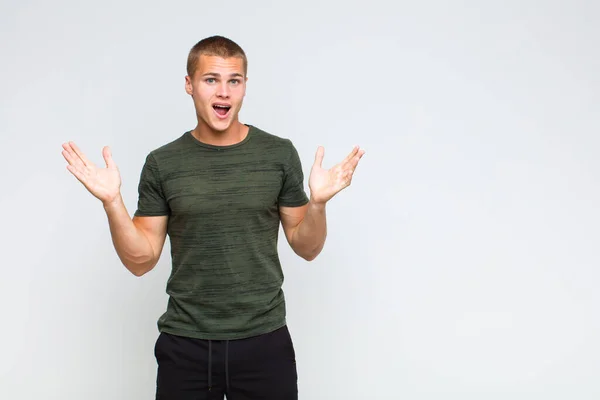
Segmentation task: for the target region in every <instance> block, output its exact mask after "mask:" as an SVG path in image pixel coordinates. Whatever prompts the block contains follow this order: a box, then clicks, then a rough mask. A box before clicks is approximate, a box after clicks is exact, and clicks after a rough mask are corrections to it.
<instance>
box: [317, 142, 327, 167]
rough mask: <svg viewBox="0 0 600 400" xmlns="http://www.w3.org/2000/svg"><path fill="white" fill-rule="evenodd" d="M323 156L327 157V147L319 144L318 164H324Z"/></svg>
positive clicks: (320, 165)
mask: <svg viewBox="0 0 600 400" xmlns="http://www.w3.org/2000/svg"><path fill="white" fill-rule="evenodd" d="M323 157H325V148H324V147H323V146H319V148H318V149H317V154H316V155H315V165H316V166H318V167H322V166H323Z"/></svg>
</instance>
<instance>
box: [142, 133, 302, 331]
mask: <svg viewBox="0 0 600 400" xmlns="http://www.w3.org/2000/svg"><path fill="white" fill-rule="evenodd" d="M248 127H249V132H248V135H247V136H246V138H245V139H244V140H243V141H241V142H240V143H237V144H234V145H230V146H215V145H209V144H206V143H202V142H200V141H199V140H197V139H196V138H195V137H194V136H193V135H192V134H191V132H186V133H184V134H183V135H182V136H181V137H179V138H177V139H176V140H174V141H172V142H170V143H168V144H166V145H164V146H162V147H160V148H158V149H155V150H153V151H152V152H150V153H149V154H148V156H147V158H146V162H145V164H144V167H143V169H142V172H141V177H140V183H139V187H138V192H139V199H138V207H137V210H136V212H135V215H136V216H159V215H167V216H168V218H169V219H168V227H167V234H168V237H169V239H170V243H171V259H172V270H171V274H170V276H169V279H168V281H167V287H166V290H167V294H168V295H169V300H168V304H167V310H166V312H165V313H164V314H163V315H162V316H161V317H160V318H159V319H158V328H159V330H160V331H161V332H167V333H172V334H175V335H180V336H188V337H194V338H199V339H214V340H219V339H240V338H245V337H251V336H255V335H259V334H262V333H267V332H270V331H273V330H275V329H277V328H279V327H281V326H283V325H285V323H286V309H285V298H284V293H283V290H282V284H283V280H284V277H283V272H282V268H281V264H280V260H279V256H278V253H277V241H278V234H279V224H280V219H279V212H278V207H279V206H287V207H296V206H301V205H304V204H306V203H307V202H308V197H307V195H306V192H305V191H304V176H303V172H302V166H301V163H300V159H299V157H298V153H297V151H296V149H295V147H294V145H293V144H292V142H291V141H290V140H289V139H285V138H281V137H278V136H275V135H272V134H270V133H267V132H265V131H263V130H260V129H258V128H256V127H254V126H252V125H248Z"/></svg>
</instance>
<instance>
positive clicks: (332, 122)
mask: <svg viewBox="0 0 600 400" xmlns="http://www.w3.org/2000/svg"><path fill="white" fill-rule="evenodd" d="M598 4H599V3H598V2H592V1H588V2H584V1H570V2H567V1H562V2H558V1H539V2H533V1H519V2H517V1H510V2H507V1H503V2H500V1H495V2H491V1H487V2H476V1H452V2H451V1H445V2H443V1H419V2H416V1H412V2H397V1H387V2H384V1H368V2H348V1H344V2H342V1H338V2H332V1H330V2H327V1H319V2H307V1H303V2H294V3H291V2H286V3H285V4H281V3H275V2H257V1H251V2H250V1H227V2H200V1H187V2H171V3H170V4H169V5H166V3H165V2H160V3H159V2H155V3H148V2H144V1H126V2H122V1H118V2H117V1H103V2H97V3H90V2H78V1H74V0H71V1H65V0H63V1H54V2H41V1H37V2H36V1H25V2H16V1H11V2H8V1H3V2H2V3H1V6H0V26H1V38H2V39H1V42H0V54H1V55H2V56H1V57H2V62H1V63H0V72H1V73H0V133H1V141H0V148H1V149H2V157H1V158H0V171H1V174H2V176H1V183H2V184H1V186H0V194H1V197H0V204H1V206H2V210H3V216H2V230H1V231H0V234H1V235H2V236H1V240H0V243H1V246H2V251H1V252H0V268H1V275H0V307H1V315H2V325H1V329H0V397H2V398H6V399H48V400H50V399H77V400H79V399H87V400H96V399H98V400H99V399H115V400H116V399H127V400H129V399H150V398H153V394H154V383H155V373H156V370H155V368H156V364H155V360H154V357H153V353H152V350H153V346H154V342H155V340H156V337H157V330H156V319H157V318H158V316H159V315H160V314H161V313H162V312H163V311H164V308H165V306H166V300H167V298H166V295H165V294H164V288H165V282H166V279H167V276H168V272H169V267H170V266H169V261H170V258H169V250H170V249H169V246H168V243H167V245H166V247H165V250H164V252H163V257H162V259H161V261H160V263H159V264H158V266H157V267H156V269H155V270H154V271H152V272H151V273H149V274H147V275H146V276H144V277H142V278H136V277H134V276H133V275H131V274H130V273H129V272H127V271H126V269H125V268H124V267H123V266H122V265H121V264H120V263H119V260H118V258H117V256H116V254H115V252H114V250H113V248H112V243H111V239H110V235H109V232H108V226H107V222H106V217H105V214H104V211H103V210H102V207H101V205H100V203H99V202H98V201H97V200H96V199H94V198H93V197H92V196H91V195H90V194H89V193H87V191H86V190H85V188H84V187H83V186H82V185H80V184H79V182H77V181H76V180H75V178H74V177H72V176H71V175H70V173H69V172H68V171H67V170H66V167H65V166H66V162H65V161H64V159H63V158H62V156H61V154H60V153H61V144H62V143H63V142H64V141H67V140H74V141H76V143H77V144H78V145H79V146H80V147H81V148H82V149H83V150H84V151H85V152H86V154H87V155H88V156H89V157H90V158H92V159H93V160H94V161H96V162H98V163H102V157H101V149H102V146H104V145H109V146H111V148H112V150H113V155H114V158H115V160H116V162H117V165H118V166H119V168H120V170H121V173H122V176H123V188H122V191H123V196H124V198H125V200H126V204H127V207H128V210H129V211H130V213H132V212H133V211H134V210H135V205H136V201H137V182H138V178H139V173H140V169H141V167H142V164H143V161H144V157H145V155H146V154H147V153H148V152H149V151H151V150H152V149H154V148H156V147H158V146H159V145H162V144H164V143H166V142H167V141H170V140H172V139H174V138H176V137H178V136H179V135H181V134H182V133H183V132H184V131H185V130H187V129H191V128H193V126H194V124H195V116H194V111H193V104H192V102H191V100H190V98H189V97H188V96H187V95H186V94H185V92H184V76H185V61H186V57H187V52H188V50H189V49H190V47H191V46H192V45H193V44H194V43H195V42H196V41H198V40H200V39H201V38H203V37H205V36H209V35H212V34H222V35H225V36H229V37H231V38H232V39H234V40H236V41H237V42H238V43H239V44H240V45H241V46H242V47H243V48H244V49H245V50H246V52H247V54H248V57H249V77H250V80H249V82H248V94H247V97H246V101H245V105H244V108H243V109H242V113H241V120H242V121H243V122H246V123H251V124H254V125H256V126H259V127H261V128H262V129H264V130H267V131H269V132H272V133H274V134H277V135H279V136H283V137H288V138H290V139H292V140H293V142H294V144H295V145H296V146H297V148H298V151H299V153H300V156H301V160H302V162H303V166H304V169H305V172H306V174H307V177H308V172H309V171H310V167H311V165H312V162H313V160H314V154H315V151H316V149H317V146H318V145H323V146H324V147H325V161H324V164H325V166H327V167H329V166H331V165H333V164H334V163H335V162H337V161H340V160H341V159H342V158H343V157H344V156H345V155H346V154H347V153H348V152H349V151H350V149H351V147H352V145H354V144H359V145H361V146H363V147H364V148H365V149H366V150H367V154H366V155H365V156H364V158H363V159H362V161H361V164H360V165H359V169H358V170H357V172H356V174H355V177H354V181H353V184H352V186H351V187H350V188H348V189H347V190H346V191H344V192H342V193H341V194H339V195H338V196H337V197H336V198H334V200H333V201H332V202H331V203H330V205H329V208H328V217H329V219H328V221H329V238H328V241H327V244H326V247H325V249H324V251H323V253H322V254H321V256H320V257H319V258H318V259H317V260H316V261H314V262H312V263H307V262H304V261H303V260H301V259H299V258H298V257H296V256H294V255H293V253H292V252H291V250H290V249H289V248H288V246H287V244H286V243H285V240H282V241H281V246H280V247H281V258H282V260H283V265H284V269H285V273H286V282H285V290H286V295H287V300H288V303H287V304H288V315H289V324H290V330H291V332H292V335H293V338H294V342H295V345H296V350H297V355H298V368H299V376H300V378H299V385H300V398H301V399H315V400H321V399H323V400H325V399H411V400H421V399H423V400H425V399H461V400H467V399H478V400H479V399H486V400H494V399H511V400H514V399H526V400H531V399H543V400H552V399H578V400H585V399H597V398H599V397H600V380H599V379H598V372H599V371H600V345H599V344H598V343H599V342H598V336H599V334H600V316H599V315H600V314H599V313H598V306H600V291H599V290H598V288H599V287H600V286H599V285H600V269H599V266H600V256H599V254H598V244H599V242H600V228H599V226H600V212H599V208H598V204H599V200H600V187H599V185H598V178H599V175H600V162H599V161H598V159H597V153H598V149H599V145H600V137H599V135H598V128H599V127H600V122H599V113H598V111H599V110H598V104H599V101H600V98H599V89H600V78H599V77H600V75H599V74H598V70H599V69H600V57H599V48H600V28H598V19H599V17H600V13H599V11H600V6H599V5H598ZM282 238H283V237H282Z"/></svg>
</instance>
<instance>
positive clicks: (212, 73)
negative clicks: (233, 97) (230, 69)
mask: <svg viewBox="0 0 600 400" xmlns="http://www.w3.org/2000/svg"><path fill="white" fill-rule="evenodd" d="M202 76H216V77H219V78H220V77H221V74H219V73H216V72H207V73H205V74H203V75H202ZM229 77H231V78H234V77H236V78H243V77H244V75H242V74H240V73H238V72H234V73H233V74H231V75H229Z"/></svg>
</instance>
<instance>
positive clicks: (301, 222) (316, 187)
mask: <svg viewBox="0 0 600 400" xmlns="http://www.w3.org/2000/svg"><path fill="white" fill-rule="evenodd" d="M324 152H325V150H324V149H323V148H322V147H319V149H318V150H317V155H316V157H315V163H314V165H313V167H312V170H311V172H310V177H309V181H308V183H309V187H310V193H311V196H310V201H309V202H308V204H306V205H304V206H301V207H279V215H280V218H281V224H282V226H283V230H284V232H285V236H286V238H287V241H288V243H289V244H290V247H291V248H292V250H294V252H295V253H296V254H298V255H299V256H300V257H302V258H304V259H305V260H307V261H312V260H314V259H315V258H316V257H317V256H318V255H319V254H320V253H321V251H322V250H323V246H324V245H325V239H326V237H327V216H326V212H325V209H326V204H327V202H328V201H329V200H331V199H332V198H333V196H335V195H336V194H337V193H339V192H340V191H341V190H343V189H345V188H346V187H348V186H350V184H351V182H352V174H353V173H354V170H355V169H356V166H357V165H358V161H359V160H360V159H361V157H362V156H363V154H364V153H365V152H364V150H361V149H359V147H355V148H354V149H353V150H352V151H351V152H350V154H349V155H348V156H347V157H346V158H345V159H344V160H343V161H342V162H341V163H339V164H337V165H335V166H334V167H332V168H331V169H329V170H325V169H323V168H322V163H323V156H324Z"/></svg>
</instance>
